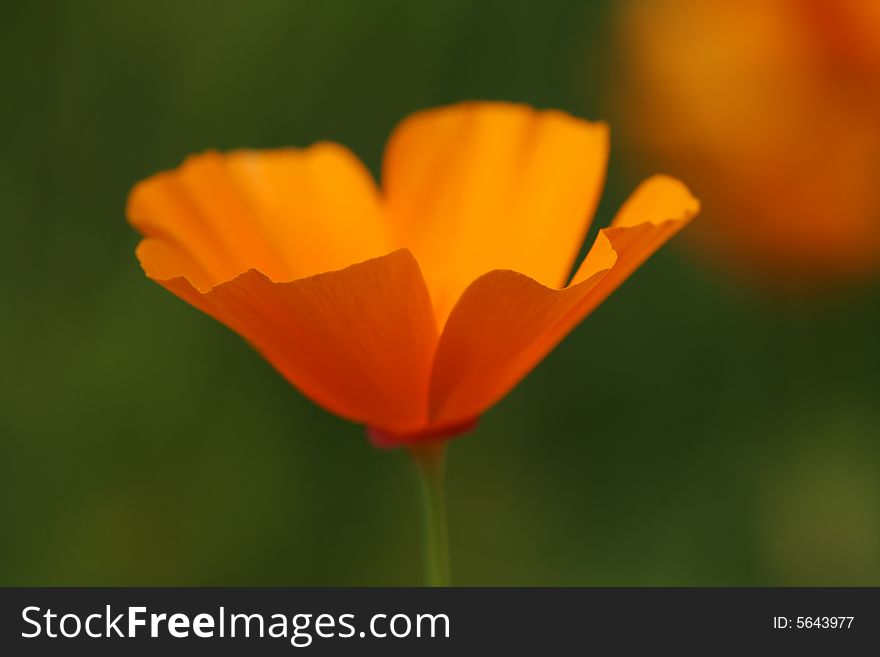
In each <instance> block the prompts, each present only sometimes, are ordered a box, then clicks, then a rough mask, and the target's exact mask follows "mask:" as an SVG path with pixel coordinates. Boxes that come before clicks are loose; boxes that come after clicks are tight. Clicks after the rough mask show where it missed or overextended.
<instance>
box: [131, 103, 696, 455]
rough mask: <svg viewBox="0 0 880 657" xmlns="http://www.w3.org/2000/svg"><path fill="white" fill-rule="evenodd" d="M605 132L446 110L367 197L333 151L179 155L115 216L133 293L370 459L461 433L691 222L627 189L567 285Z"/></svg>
mask: <svg viewBox="0 0 880 657" xmlns="http://www.w3.org/2000/svg"><path fill="white" fill-rule="evenodd" d="M607 153H608V134H607V128H606V126H605V125H604V124H601V123H590V122H587V121H583V120H580V119H576V118H573V117H572V116H569V115H568V114H565V113H563V112H558V111H536V110H533V109H531V108H529V107H527V106H523V105H513V104H504V103H465V104H459V105H454V106H451V107H447V108H442V109H435V110H429V111H424V112H420V113H417V114H415V115H413V116H411V117H409V118H408V119H406V120H405V121H404V122H403V123H402V124H401V125H400V126H399V127H398V128H397V130H396V131H395V132H394V134H393V136H392V137H391V140H390V142H389V143H388V146H387V150H386V153H385V159H384V164H383V170H382V186H381V189H380V188H378V187H377V186H376V184H375V183H374V181H373V179H372V178H371V176H370V174H369V172H368V171H367V169H366V168H365V167H364V166H363V165H362V164H361V163H360V162H359V161H358V160H357V158H356V157H355V156H354V155H352V154H351V153H350V152H349V151H348V150H346V149H345V148H344V147H342V146H339V145H336V144H332V143H318V144H315V145H313V146H311V147H309V148H306V149H303V150H294V149H284V150H273V151H247V150H243V151H235V152H231V153H228V154H220V153H214V152H209V153H204V154H201V155H196V156H193V157H191V158H189V159H187V161H186V162H185V163H184V164H183V165H182V166H181V167H179V168H178V169H175V170H173V171H167V172H163V173H159V174H157V175H154V176H152V177H151V178H148V179H147V180H144V181H142V182H140V183H139V184H138V185H137V186H136V187H135V188H134V189H133V190H132V193H131V196H130V198H129V201H128V208H127V214H128V217H129V220H130V221H131V223H132V224H133V225H134V226H135V227H136V228H137V229H138V230H139V231H140V232H141V233H142V234H143V235H144V239H143V241H141V243H140V244H139V246H138V248H137V255H138V258H139V259H140V261H141V264H142V266H143V268H144V270H145V272H146V274H147V276H149V277H150V278H152V279H153V280H155V281H157V282H158V283H160V284H161V285H163V286H164V287H166V288H167V289H168V290H170V291H171V292H173V293H174V294H176V295H177V296H179V297H181V298H182V299H184V300H186V301H188V302H189V303H191V304H192V305H193V306H195V307H196V308H199V309H200V310H202V311H204V312H205V313H207V314H208V315H210V316H212V317H214V318H215V319H217V320H218V321H220V322H222V323H223V324H225V325H226V326H228V327H229V328H231V329H232V330H233V331H235V332H236V333H238V334H239V335H241V336H242V337H243V338H244V339H245V340H247V341H248V342H249V343H250V344H251V345H253V346H254V348H256V349H257V351H259V352H260V353H261V354H262V355H263V356H264V357H265V358H266V359H267V360H268V361H269V362H270V363H271V364H272V365H274V366H275V368H277V369H278V371H279V372H280V373H281V374H282V375H283V376H284V377H285V378H286V379H287V380H288V381H290V383H292V384H293V385H294V386H295V387H297V388H298V389H300V390H301V391H302V392H303V393H304V394H306V395H307V396H308V397H310V398H311V399H312V400H314V401H315V402H317V403H318V404H319V405H321V406H323V407H324V408H326V409H327V410H329V411H331V412H333V413H335V414H337V415H340V416H342V417H345V418H348V419H349V420H352V421H354V422H358V423H361V424H364V425H366V426H367V427H369V428H370V430H371V432H370V435H371V436H372V438H373V440H374V442H376V443H377V444H379V445H382V446H397V445H405V444H409V445H411V444H414V443H416V442H418V441H420V440H427V439H429V438H433V437H440V436H448V435H453V434H455V433H457V432H459V431H461V430H463V429H465V428H467V427H469V426H470V425H472V424H473V423H474V422H475V421H476V419H477V418H478V417H479V416H480V415H481V414H482V413H483V412H484V411H485V410H486V409H488V408H489V407H490V406H492V405H493V404H494V403H495V402H497V401H498V400H499V399H501V398H502V397H503V396H504V395H505V394H506V393H507V392H508V391H509V390H510V389H511V388H512V387H513V386H514V385H516V383H517V382H518V381H520V380H521V379H522V378H523V377H524V376H525V375H526V374H527V373H528V372H529V371H530V370H531V369H532V368H533V367H535V365H536V364H537V363H538V362H539V361H540V360H541V359H542V358H543V357H544V356H545V355H546V354H547V353H548V352H549V351H550V350H551V349H553V347H554V346H555V345H556V344H557V343H558V342H559V341H560V340H562V338H563V337H564V336H565V335H566V334H567V333H568V332H569V331H571V330H572V328H574V326H575V325H576V324H578V323H579V322H580V321H581V320H582V319H583V318H584V317H585V316H586V315H587V314H589V313H590V312H591V311H592V310H593V309H594V308H595V307H596V306H597V305H598V304H599V303H600V302H601V301H602V300H603V299H605V297H607V296H608V295H609V294H610V293H611V292H612V291H613V290H614V289H615V288H617V286H618V285H620V284H621V282H622V281H623V280H624V279H626V278H627V277H628V276H629V275H630V274H631V273H632V272H633V271H634V270H635V269H636V268H637V267H638V266H639V265H640V264H641V263H642V262H643V261H644V260H645V259H646V258H647V257H648V256H650V255H651V254H652V253H653V252H654V251H655V250H656V249H657V248H659V247H660V246H661V245H662V244H663V243H664V242H665V241H666V240H667V239H669V238H670V237H671V236H672V235H673V234H674V233H675V232H676V231H678V230H679V229H680V228H681V227H682V226H683V225H684V224H685V223H686V222H687V221H688V220H689V219H690V218H691V217H693V216H694V214H695V213H696V212H697V207H698V203H697V201H696V200H695V199H694V198H693V197H692V196H691V195H690V193H689V192H688V190H687V189H686V188H685V187H684V185H682V184H681V183H679V182H677V181H675V180H673V179H671V178H667V177H662V176H658V177H654V178H651V179H649V180H647V181H646V182H644V183H643V184H642V185H641V186H640V187H639V188H638V189H637V190H636V192H635V193H634V194H633V196H632V197H631V198H630V199H629V200H628V201H627V202H626V204H625V205H624V206H623V207H622V208H621V210H620V212H619V213H618V215H617V217H616V218H615V219H614V222H613V223H612V225H611V227H609V228H606V229H604V230H603V231H601V232H600V234H599V237H598V238H597V240H596V242H595V244H594V245H593V246H592V248H591V250H590V251H589V254H588V255H587V257H586V259H585V260H584V262H583V263H582V264H581V265H580V267H579V268H578V269H577V271H576V273H575V274H574V276H573V277H570V272H571V269H572V267H573V264H574V260H575V259H576V257H577V254H578V252H579V250H580V247H581V243H582V241H583V239H584V236H585V233H586V231H587V228H588V225H589V218H590V216H591V214H592V213H593V211H594V209H595V207H596V204H597V201H598V199H599V195H600V192H601V190H602V186H603V179H604V171H605V164H606V158H607Z"/></svg>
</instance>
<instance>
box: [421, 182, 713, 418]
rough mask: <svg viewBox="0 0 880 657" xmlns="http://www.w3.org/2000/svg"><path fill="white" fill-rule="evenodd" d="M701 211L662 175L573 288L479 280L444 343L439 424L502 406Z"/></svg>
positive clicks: (436, 408) (435, 382)
mask: <svg viewBox="0 0 880 657" xmlns="http://www.w3.org/2000/svg"><path fill="white" fill-rule="evenodd" d="M698 207H699V204H698V202H697V201H696V199H694V198H693V197H692V196H691V195H690V193H689V192H688V190H687V188H686V187H685V186H684V185H682V184H681V183H679V182H678V181H675V180H673V179H671V178H667V177H664V176H657V177H654V178H651V179H649V180H647V181H646V182H644V183H642V185H641V186H640V187H639V188H638V189H637V190H636V191H635V192H634V193H633V195H632V196H631V197H630V199H629V200H628V201H627V202H626V203H625V204H624V206H623V207H622V208H621V210H620V212H619V213H618V215H617V217H616V218H615V220H614V222H613V223H612V226H611V227H610V228H606V229H604V230H602V231H600V234H599V236H598V238H597V240H596V242H595V243H594V245H593V247H592V248H591V250H590V252H589V253H588V255H587V257H586V259H585V260H584V263H583V265H582V266H581V268H580V269H579V271H578V273H577V275H576V276H575V279H574V280H573V282H572V284H571V285H570V286H569V287H567V288H564V289H561V290H558V289H551V288H548V287H546V286H544V285H541V284H540V283H538V282H537V281H535V280H533V279H532V278H529V277H528V276H525V275H523V274H520V273H517V272H513V271H492V272H489V273H487V274H485V275H483V276H481V277H480V278H478V279H477V280H476V281H474V282H473V283H472V284H471V285H470V286H469V287H468V288H467V289H466V290H465V292H464V294H463V295H462V297H461V299H459V301H458V303H457V304H456V305H455V307H454V308H453V310H452V312H451V314H450V316H449V319H448V321H447V323H446V327H445V329H444V330H443V333H442V335H441V337H440V342H439V344H438V347H437V356H436V358H435V362H434V369H433V373H432V381H431V393H430V394H431V401H430V418H431V422H432V423H433V424H437V425H443V424H452V423H455V422H462V421H466V420H468V419H470V418H474V417H476V416H479V415H480V414H481V413H482V412H483V411H485V410H486V409H487V408H489V407H490V406H491V405H492V404H494V403H496V402H497V401H498V400H499V399H501V398H502V397H503V396H504V395H505V394H506V393H507V392H508V391H510V389H511V388H513V387H514V386H515V385H516V384H517V383H518V382H519V381H520V380H521V379H522V378H523V377H524V376H525V375H526V374H528V372H529V371H531V370H532V369H533V368H534V367H535V366H536V365H537V364H538V363H539V362H540V361H541V359H543V358H544V356H546V355H547V354H548V353H549V352H550V351H551V350H552V349H553V348H554V347H555V346H556V345H557V344H558V343H559V342H560V341H561V340H562V339H563V338H564V337H565V336H566V335H567V334H568V333H569V332H570V331H571V330H572V329H573V328H574V327H575V326H576V325H577V324H578V323H579V322H581V321H582V320H583V319H584V317H586V316H587V315H588V314H589V313H590V312H592V311H593V310H594V309H595V308H596V306H598V305H599V304H600V303H601V302H602V301H603V300H604V299H605V298H606V297H607V296H608V295H609V294H611V293H612V292H613V291H614V290H615V289H616V288H617V287H618V286H619V285H620V284H621V283H622V282H623V281H624V280H625V279H626V278H627V277H628V276H629V275H630V274H631V273H632V272H633V271H634V270H635V269H636V268H637V267H638V266H639V265H640V264H641V263H642V262H644V261H645V260H646V259H647V258H648V257H649V256H650V255H651V254H652V253H654V252H655V251H656V250H657V249H658V248H659V247H660V246H661V245H662V244H663V243H664V242H665V241H666V240H668V239H669V238H670V237H672V235H674V234H675V233H676V232H677V231H678V230H680V229H681V228H682V227H683V226H684V225H685V224H686V223H687V222H688V221H689V220H690V219H691V218H692V217H693V216H694V215H695V214H696V212H697V210H698Z"/></svg>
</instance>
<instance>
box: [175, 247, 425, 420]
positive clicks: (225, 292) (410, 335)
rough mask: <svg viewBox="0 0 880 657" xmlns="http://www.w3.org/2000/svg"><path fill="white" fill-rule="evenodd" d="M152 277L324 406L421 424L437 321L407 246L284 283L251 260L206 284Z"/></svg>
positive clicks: (353, 415)
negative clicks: (212, 284)
mask: <svg viewBox="0 0 880 657" xmlns="http://www.w3.org/2000/svg"><path fill="white" fill-rule="evenodd" d="M158 282H159V283H161V284H162V285H163V286H165V287H166V288H167V289H169V290H170V291H171V292H173V293H174V294H176V295H177V296H179V297H181V298H182V299H184V300H185V301H187V302H189V303H191V304H192V305H193V306H195V307H196V308H199V309H200V310H202V311H204V312H205V313H207V314H208V315H210V316H211V317H213V318H214V319H216V320H218V321H220V322H221V323H223V324H225V325H226V326H228V327H229V328H231V329H232V330H233V331H235V332H236V333H238V334H239V335H241V336H242V337H243V338H245V340H247V341H248V342H249V343H251V345H253V347H254V348H256V349H257V351H259V352H260V353H261V354H262V355H263V356H264V357H265V358H266V359H267V360H268V361H269V362H270V363H271V364H272V365H273V366H274V367H275V368H276V369H277V370H278V371H279V372H280V373H281V374H282V375H283V376H284V377H285V378H286V379H287V380H288V381H290V383H292V384H293V385H294V386H296V387H297V388H299V389H300V390H301V391H302V392H303V393H304V394H305V395H307V396H308V397H310V398H311V399H312V400H314V401H315V402H316V403H318V404H320V405H321V406H323V407H324V408H326V409H327V410H329V411H331V412H333V413H336V414H337V415H340V416H342V417H345V418H348V419H350V420H353V421H355V422H359V423H363V424H366V425H368V426H380V427H386V428H388V429H389V430H391V431H400V432H407V431H411V430H414V429H417V428H419V427H422V426H424V424H425V421H426V418H427V403H428V382H429V380H430V368H431V361H432V358H433V354H434V350H435V347H436V343H437V329H436V323H435V321H434V315H433V310H432V308H431V300H430V297H429V295H428V290H427V287H426V286H425V281H424V279H423V278H422V274H421V272H420V270H419V265H418V263H417V262H416V261H415V258H413V256H412V254H411V253H410V252H409V251H407V250H404V249H402V250H399V251H395V252H393V253H390V254H388V255H386V256H383V257H380V258H374V259H372V260H367V261H365V262H361V263H358V264H354V265H351V266H349V267H347V268H345V269H342V270H339V271H334V272H329V273H323V274H317V275H315V276H310V277H307V278H302V279H299V280H296V281H292V282H285V283H275V282H273V281H271V280H270V279H269V278H267V277H266V276H265V275H264V274H262V273H260V272H258V271H256V270H254V269H251V270H248V271H247V272H245V273H243V274H241V275H239V276H237V277H236V278H234V279H232V280H231V281H228V282H225V283H221V284H220V285H217V286H215V287H213V288H211V289H210V290H208V291H207V292H200V291H199V290H197V289H196V288H195V287H193V285H192V284H190V282H189V281H188V280H187V279H185V278H183V277H176V278H172V279H166V280H159V281H158Z"/></svg>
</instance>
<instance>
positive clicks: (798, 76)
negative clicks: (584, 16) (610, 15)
mask: <svg viewBox="0 0 880 657" xmlns="http://www.w3.org/2000/svg"><path fill="white" fill-rule="evenodd" d="M622 6H623V7H624V8H623V10H622V11H621V20H620V37H621V38H620V40H621V58H622V59H623V60H624V62H625V67H626V75H624V76H621V77H622V78H624V79H626V80H628V81H629V84H628V85H625V86H624V88H625V89H626V91H625V92H624V93H622V94H621V93H619V91H616V93H618V94H619V95H618V99H619V100H621V101H622V102H621V103H620V106H621V110H622V116H623V117H624V120H623V121H622V123H623V126H624V133H625V135H626V136H627V137H628V138H630V139H632V141H633V143H634V144H635V145H636V147H637V150H639V151H641V157H642V158H645V159H647V160H648V161H653V162H654V163H655V164H659V165H660V166H663V167H664V168H665V169H667V170H670V171H672V172H673V173H675V174H676V175H683V176H687V180H688V181H689V183H691V184H692V185H693V188H694V189H695V190H697V192H698V193H699V195H700V197H701V199H702V200H703V201H704V208H703V220H702V221H701V222H700V226H699V229H698V230H696V231H695V235H694V236H695V237H696V238H698V243H699V244H700V245H701V246H703V247H706V249H707V252H709V253H711V254H713V256H721V259H722V260H727V261H729V262H731V263H732V264H733V265H734V268H735V269H736V270H737V271H739V272H741V273H744V274H746V275H747V276H748V277H750V278H757V279H758V280H760V281H761V282H763V283H770V284H771V285H772V286H773V287H775V288H777V289H779V288H782V289H787V290H792V289H794V290H797V289H799V288H806V289H808V290H812V289H815V287H816V286H817V284H825V283H828V282H845V281H847V280H852V279H855V278H859V277H866V276H871V275H874V274H876V273H877V272H878V271H880V185H878V179H880V2H877V0H737V1H736V2H731V1H729V0H630V2H629V3H626V4H625V5H622ZM627 87H628V88H627ZM621 88H622V87H620V86H618V87H617V90H620V89H621ZM641 107H650V108H651V111H650V112H647V113H645V112H635V111H631V109H635V108H641ZM628 108H629V109H628Z"/></svg>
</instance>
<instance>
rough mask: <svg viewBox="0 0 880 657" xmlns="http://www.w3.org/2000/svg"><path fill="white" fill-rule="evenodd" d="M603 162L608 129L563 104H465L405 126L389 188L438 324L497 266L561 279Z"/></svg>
mask: <svg viewBox="0 0 880 657" xmlns="http://www.w3.org/2000/svg"><path fill="white" fill-rule="evenodd" d="M607 158H608V129H607V126H606V125H605V124H603V123H590V122H588V121H584V120H581V119H577V118H574V117H573V116H570V115H568V114H566V113H564V112H559V111H555V110H551V111H536V110H534V109H532V108H530V107H528V106H525V105H516V104H509V103H462V104H458V105H453V106H451V107H447V108H441V109H433V110H427V111H424V112H420V113H417V114H415V115H413V116H411V117H410V118H408V119H406V120H405V121H403V122H402V123H401V124H400V126H398V128H397V129H396V130H395V132H394V134H393V135H392V137H391V139H390V140H389V142H388V146H387V148H386V151H385V159H384V162H383V171H382V185H383V191H384V193H385V198H386V203H387V206H388V212H389V215H390V220H391V222H392V224H393V227H394V230H395V232H396V237H397V239H398V240H400V241H399V243H400V244H402V245H405V246H407V247H408V248H411V249H412V251H413V253H414V254H415V256H416V258H417V259H418V261H419V264H420V265H421V266H422V271H423V272H424V275H425V279H426V281H427V282H428V287H429V289H430V290H431V295H432V299H433V301H434V306H435V310H436V314H437V320H438V322H439V323H440V325H442V324H443V322H444V321H445V319H446V316H447V315H448V313H449V311H450V310H451V308H452V306H453V305H454V304H455V302H456V301H457V300H458V297H459V296H460V294H461V293H462V292H463V291H464V289H465V288H466V287H467V286H468V285H469V284H470V283H471V282H472V281H473V280H474V279H475V278H477V277H478V276H480V275H481V274H484V273H486V272H487V271H491V270H493V269H512V270H515V271H518V272H521V273H523V274H525V275H526V276H530V277H531V278H534V279H535V280H536V281H539V282H541V283H543V284H545V285H549V286H551V287H560V286H562V285H564V284H565V282H566V280H567V276H568V275H569V273H570V272H571V266H572V264H573V262H574V260H575V258H576V257H577V254H578V252H579V251H580V247H581V245H582V243H583V239H584V236H585V234H586V231H587V229H588V227H589V223H590V219H591V217H592V215H593V212H594V210H595V208H596V204H597V202H598V199H599V196H600V194H601V189H602V185H603V182H604V177H605V165H606V161H607Z"/></svg>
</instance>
